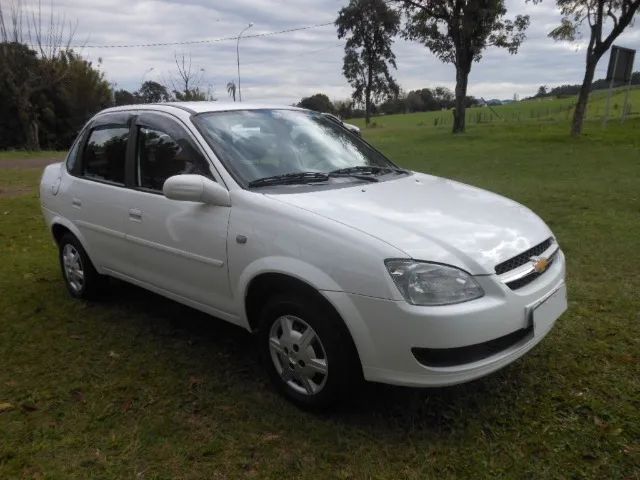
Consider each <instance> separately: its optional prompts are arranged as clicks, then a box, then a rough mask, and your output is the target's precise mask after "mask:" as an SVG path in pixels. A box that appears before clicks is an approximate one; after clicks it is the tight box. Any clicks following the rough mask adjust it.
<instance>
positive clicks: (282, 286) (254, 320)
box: [243, 271, 362, 368]
mask: <svg viewBox="0 0 640 480" xmlns="http://www.w3.org/2000/svg"><path fill="white" fill-rule="evenodd" d="M285 292H297V293H300V294H302V295H307V296H312V297H314V298H316V299H318V300H319V301H320V302H322V304H324V305H325V306H326V307H327V308H328V309H330V311H331V312H332V313H334V314H335V315H336V318H338V319H339V322H340V325H341V326H342V327H343V328H344V333H345V334H346V336H347V338H348V339H349V340H350V342H351V346H352V347H353V348H352V350H353V353H354V354H355V356H356V357H357V362H358V364H359V366H360V368H362V361H361V357H360V353H359V349H358V342H356V339H355V338H354V336H353V331H352V328H350V326H349V324H348V322H347V321H346V320H345V318H344V317H343V315H341V313H340V311H339V310H338V309H337V308H336V306H335V305H334V304H333V302H331V301H330V300H329V299H328V298H327V297H326V296H325V295H323V294H322V291H321V290H320V289H318V288H317V287H316V286H314V285H312V284H310V283H309V282H307V281H305V280H303V279H301V278H299V277H298V276H296V275H292V274H290V273H285V272H280V271H266V272H261V273H259V274H257V275H256V276H254V277H253V278H251V280H250V281H249V282H248V283H247V285H246V289H245V295H244V305H243V306H244V312H245V316H246V321H247V324H248V327H249V329H250V330H251V331H252V332H255V331H256V330H257V329H258V327H259V322H260V310H261V308H262V306H263V305H264V304H265V302H266V301H267V299H268V298H269V297H270V296H272V295H275V294H278V293H285Z"/></svg>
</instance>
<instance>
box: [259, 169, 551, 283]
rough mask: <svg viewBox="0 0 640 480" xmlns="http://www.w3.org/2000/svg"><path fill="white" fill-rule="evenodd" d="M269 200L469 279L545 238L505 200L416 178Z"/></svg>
mask: <svg viewBox="0 0 640 480" xmlns="http://www.w3.org/2000/svg"><path fill="white" fill-rule="evenodd" d="M268 196H269V197H271V198H273V199H274V200H278V201H281V202H285V203H287V204H289V205H292V206H295V207H298V208H302V209H305V210H308V211H310V212H313V213H315V214H318V215H321V216H323V217H326V218H330V219H332V220H335V221H337V222H340V223H342V224H345V225H348V226H350V227H352V228H355V229H358V230H360V231H362V232H364V233H366V234H368V235H371V236H373V237H376V238H378V239H380V240H382V241H384V242H386V243H388V244H390V245H392V246H394V247H396V248H397V249H399V250H401V251H403V252H404V253H405V254H406V255H407V256H409V257H412V258H415V259H418V260H428V261H432V262H440V263H446V264H449V265H455V266H457V267H459V268H462V269H464V270H466V271H468V272H470V273H472V274H491V273H494V267H495V265H496V264H498V263H500V262H502V261H503V260H506V259H508V258H511V257H513V256H515V255H517V254H519V253H522V252H523V251H525V250H527V249H529V248H531V247H533V246H534V245H537V244H538V243H540V242H542V241H544V240H546V239H547V238H549V237H550V236H551V235H552V234H551V231H550V230H549V228H548V227H547V226H546V225H545V223H544V222H543V221H542V220H541V219H540V218H539V217H538V216H537V215H536V214H534V213H533V212H532V211H531V210H529V209H528V208H526V207H523V206H522V205H520V204H518V203H516V202H514V201H512V200H509V199H507V198H505V197H502V196H500V195H496V194H494V193H491V192H488V191H486V190H482V189H479V188H475V187H472V186H469V185H465V184H462V183H459V182H456V181H453V180H448V179H445V178H440V177H435V176H431V175H425V174H420V173H414V174H412V175H409V176H405V177H402V178H397V179H393V180H388V181H383V182H379V183H367V184H358V185H357V186H353V187H347V188H338V189H331V190H321V191H312V192H308V191H307V192H304V193H287V194H269V195H268Z"/></svg>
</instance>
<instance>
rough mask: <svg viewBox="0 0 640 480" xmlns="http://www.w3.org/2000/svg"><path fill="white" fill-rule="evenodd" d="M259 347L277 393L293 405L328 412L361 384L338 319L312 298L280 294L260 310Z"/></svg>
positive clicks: (356, 362)
mask: <svg viewBox="0 0 640 480" xmlns="http://www.w3.org/2000/svg"><path fill="white" fill-rule="evenodd" d="M260 320H261V322H260V328H259V330H258V341H259V345H260V353H261V357H262V360H263V364H264V365H265V367H266V368H267V370H268V373H269V377H270V378H271V380H272V382H273V384H274V385H275V387H276V388H277V390H278V391H280V392H281V393H283V394H284V395H285V396H286V397H287V398H289V399H290V400H292V401H293V402H294V403H296V404H297V405H299V406H301V407H303V408H308V409H316V410H321V409H326V408H327V407H329V406H332V405H334V404H336V403H338V402H340V401H341V400H343V399H345V398H348V397H349V396H350V394H351V393H352V392H353V390H354V389H355V388H357V387H358V386H359V385H360V383H361V381H362V370H361V368H360V362H359V359H358V355H357V353H356V350H355V346H354V345H353V341H352V339H351V337H350V335H349V333H348V330H347V328H346V326H345V325H344V323H343V322H342V319H341V318H340V317H339V316H338V314H337V313H336V312H335V311H334V310H333V309H332V308H331V307H330V306H329V305H327V303H326V301H325V300H324V299H322V298H319V297H318V296H316V295H305V294H296V293H283V294H277V295H274V296H272V297H271V298H270V299H269V300H268V301H267V302H266V304H265V305H264V307H263V309H262V312H261V318H260Z"/></svg>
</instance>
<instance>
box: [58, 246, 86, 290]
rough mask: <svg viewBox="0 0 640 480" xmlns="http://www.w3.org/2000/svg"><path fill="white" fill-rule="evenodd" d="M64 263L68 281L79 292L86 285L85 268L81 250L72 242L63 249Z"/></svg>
mask: <svg viewBox="0 0 640 480" xmlns="http://www.w3.org/2000/svg"><path fill="white" fill-rule="evenodd" d="M62 263H63V265H64V274H65V277H66V278H67V283H68V284H69V286H70V287H71V289H72V290H73V291H74V292H76V293H79V292H80V291H82V288H83V287H84V268H83V266H82V259H81V258H80V252H78V250H77V249H76V247H74V246H73V245H71V244H70V243H67V244H66V245H65V246H64V248H63V249H62Z"/></svg>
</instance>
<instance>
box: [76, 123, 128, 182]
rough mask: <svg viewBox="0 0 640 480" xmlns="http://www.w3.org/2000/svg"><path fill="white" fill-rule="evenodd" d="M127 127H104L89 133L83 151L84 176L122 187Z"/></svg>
mask: <svg viewBox="0 0 640 480" xmlns="http://www.w3.org/2000/svg"><path fill="white" fill-rule="evenodd" d="M128 138H129V127H126V126H124V125H123V126H105V127H98V128H95V129H94V130H92V131H91V133H90V134H89V138H88V139H87V144H86V146H85V149H84V155H83V162H82V163H83V167H84V172H83V173H84V176H85V177H86V178H89V179H92V180H99V181H104V182H109V183H114V184H117V185H124V170H125V158H126V153H127V140H128Z"/></svg>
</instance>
